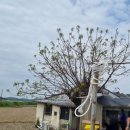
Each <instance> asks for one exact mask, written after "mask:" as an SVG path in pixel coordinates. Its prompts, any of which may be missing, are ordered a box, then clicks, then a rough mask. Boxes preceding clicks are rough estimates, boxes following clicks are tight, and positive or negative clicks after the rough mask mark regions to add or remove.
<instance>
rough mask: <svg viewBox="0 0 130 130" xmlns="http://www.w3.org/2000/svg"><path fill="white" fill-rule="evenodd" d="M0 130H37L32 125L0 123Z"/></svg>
mask: <svg viewBox="0 0 130 130" xmlns="http://www.w3.org/2000/svg"><path fill="white" fill-rule="evenodd" d="M0 130H37V129H36V128H35V126H34V123H0Z"/></svg>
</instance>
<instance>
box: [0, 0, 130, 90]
mask: <svg viewBox="0 0 130 130" xmlns="http://www.w3.org/2000/svg"><path fill="white" fill-rule="evenodd" d="M129 7H130V3H129V2H128V1H126V0H91V1H90V0H62V1H60V0H55V1H53V0H1V1H0V19H1V20H0V63H1V64H0V70H1V72H2V73H0V77H2V76H3V75H5V77H6V78H5V77H4V79H0V83H1V84H2V87H3V86H4V87H6V88H8V87H11V86H12V84H11V83H12V82H13V81H16V77H17V79H18V77H20V79H23V80H24V79H25V78H26V76H27V75H28V74H27V72H26V70H27V67H26V65H27V64H29V63H33V54H35V52H36V51H37V45H38V42H42V43H44V44H47V43H49V41H51V40H55V39H56V36H57V33H56V29H57V28H58V27H61V28H62V29H63V30H64V31H65V32H68V31H69V30H70V28H71V27H73V26H76V25H77V24H79V25H80V26H81V27H82V28H84V27H88V26H89V27H97V26H99V27H102V28H110V29H111V30H115V29H116V28H117V27H118V28H119V30H120V32H121V33H123V34H125V33H126V31H127V30H128V29H129V27H130V24H129V23H130V18H129V15H130V8H129ZM9 79H11V80H12V82H9V83H8V81H9ZM0 87H1V86H0Z"/></svg>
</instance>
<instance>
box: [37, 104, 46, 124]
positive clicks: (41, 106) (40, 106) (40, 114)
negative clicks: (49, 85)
mask: <svg viewBox="0 0 130 130" xmlns="http://www.w3.org/2000/svg"><path fill="white" fill-rule="evenodd" d="M43 115H44V104H43V103H37V109H36V120H37V119H39V121H40V124H42V122H43Z"/></svg>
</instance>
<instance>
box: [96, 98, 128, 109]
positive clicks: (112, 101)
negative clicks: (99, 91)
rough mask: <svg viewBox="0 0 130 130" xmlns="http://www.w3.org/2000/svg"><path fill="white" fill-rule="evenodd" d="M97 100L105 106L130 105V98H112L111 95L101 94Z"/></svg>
mask: <svg viewBox="0 0 130 130" xmlns="http://www.w3.org/2000/svg"><path fill="white" fill-rule="evenodd" d="M97 102H98V103H100V104H102V105H103V106H105V107H130V98H129V97H128V98H112V97H110V96H100V97H98V98H97Z"/></svg>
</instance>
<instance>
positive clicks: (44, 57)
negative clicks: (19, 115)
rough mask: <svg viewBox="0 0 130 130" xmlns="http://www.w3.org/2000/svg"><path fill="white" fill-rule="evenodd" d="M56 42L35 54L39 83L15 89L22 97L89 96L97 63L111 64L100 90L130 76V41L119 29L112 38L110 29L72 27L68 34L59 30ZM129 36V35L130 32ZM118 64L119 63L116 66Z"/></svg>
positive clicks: (24, 83) (41, 48)
mask: <svg viewBox="0 0 130 130" xmlns="http://www.w3.org/2000/svg"><path fill="white" fill-rule="evenodd" d="M57 32H58V38H57V40H56V42H53V41H51V44H50V45H48V47H47V46H44V47H42V45H41V43H39V46H38V47H39V53H38V55H34V57H35V58H36V61H37V63H36V64H35V65H34V64H30V65H29V71H30V72H31V73H32V74H33V75H34V76H35V77H36V78H37V79H39V80H37V81H35V82H33V83H30V82H29V80H28V79H27V80H25V82H22V83H18V82H15V83H14V86H16V87H17V89H18V93H17V94H18V95H24V94H31V95H35V94H39V95H45V96H48V95H53V94H59V93H66V94H68V96H70V97H74V96H79V95H81V94H82V93H83V92H85V93H87V91H88V88H89V87H90V81H91V78H92V65H93V64H95V62H100V63H111V64H109V66H108V67H107V68H106V69H105V71H104V73H103V75H102V76H101V82H100V88H104V87H106V86H107V85H108V83H110V82H111V83H115V82H116V81H117V78H116V77H118V76H121V75H127V74H128V73H129V72H130V69H129V68H127V66H126V64H124V63H125V62H126V61H127V60H128V57H129V54H130V53H129V38H128V40H126V39H125V38H120V36H119V34H118V30H116V32H115V34H114V35H113V36H110V34H109V33H108V30H105V31H102V30H100V29H99V28H97V29H96V30H94V29H89V28H86V30H85V32H84V33H82V32H81V29H80V26H77V27H76V28H71V30H70V33H68V34H67V35H64V34H63V33H62V31H61V29H60V28H59V29H57ZM128 33H129V32H128ZM116 63H118V64H116Z"/></svg>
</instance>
